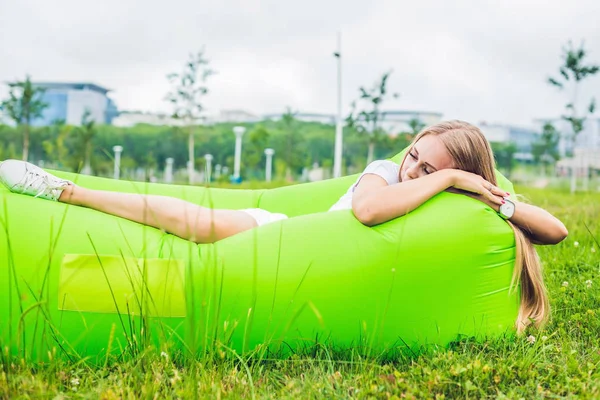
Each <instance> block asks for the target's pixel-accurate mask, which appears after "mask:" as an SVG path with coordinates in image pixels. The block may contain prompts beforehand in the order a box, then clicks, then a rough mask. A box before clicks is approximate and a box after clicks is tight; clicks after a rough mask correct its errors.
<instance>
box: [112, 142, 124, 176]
mask: <svg viewBox="0 0 600 400" xmlns="http://www.w3.org/2000/svg"><path fill="white" fill-rule="evenodd" d="M113 151H114V152H115V172H114V178H115V179H120V178H121V153H122V152H123V146H118V145H117V146H113Z"/></svg>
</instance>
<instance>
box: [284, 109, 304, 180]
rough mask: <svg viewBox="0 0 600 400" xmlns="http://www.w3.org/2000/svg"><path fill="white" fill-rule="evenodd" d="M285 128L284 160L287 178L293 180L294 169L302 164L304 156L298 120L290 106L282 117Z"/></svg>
mask: <svg viewBox="0 0 600 400" xmlns="http://www.w3.org/2000/svg"><path fill="white" fill-rule="evenodd" d="M281 122H282V123H283V130H284V145H283V146H284V153H283V161H284V162H285V166H286V169H285V179H286V180H288V181H291V180H292V170H296V169H298V168H300V167H301V166H302V161H303V157H302V154H301V151H300V149H299V148H298V144H300V142H301V141H302V139H301V137H300V135H299V132H298V121H297V120H296V113H295V112H293V111H292V109H291V108H290V107H288V108H287V110H286V112H285V113H284V114H283V115H282V117H281Z"/></svg>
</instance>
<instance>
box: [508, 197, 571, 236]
mask: <svg viewBox="0 0 600 400" xmlns="http://www.w3.org/2000/svg"><path fill="white" fill-rule="evenodd" d="M510 222H512V223H513V224H515V225H517V226H518V227H519V228H521V229H522V230H524V231H525V232H526V233H527V234H528V235H529V236H530V237H531V239H532V241H533V242H534V243H537V244H557V243H560V242H561V241H563V240H564V239H565V238H566V237H567V235H568V234H569V232H568V231H567V228H566V227H565V225H564V224H563V223H562V222H561V221H560V220H559V219H558V218H556V217H554V216H553V215H552V214H550V213H549V212H548V211H546V210H544V209H542V208H539V207H536V206H533V205H531V204H527V203H520V202H515V214H514V215H513V216H512V217H511V218H510Z"/></svg>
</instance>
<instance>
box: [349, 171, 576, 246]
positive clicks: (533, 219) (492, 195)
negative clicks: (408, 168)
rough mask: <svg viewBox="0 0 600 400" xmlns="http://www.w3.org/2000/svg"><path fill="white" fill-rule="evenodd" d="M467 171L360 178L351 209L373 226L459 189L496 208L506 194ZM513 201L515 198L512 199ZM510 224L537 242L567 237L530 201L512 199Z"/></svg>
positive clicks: (364, 221)
mask: <svg viewBox="0 0 600 400" xmlns="http://www.w3.org/2000/svg"><path fill="white" fill-rule="evenodd" d="M490 186H492V185H491V183H490V182H488V181H486V180H485V179H483V178H482V177H480V176H479V175H476V174H472V173H470V172H466V171H461V170H456V169H443V170H440V171H437V172H434V173H432V174H429V175H427V176H424V177H422V178H418V179H412V180H409V181H406V182H400V183H397V184H394V185H388V184H387V182H386V181H385V180H384V179H383V178H381V177H380V176H378V175H374V174H367V175H365V176H363V177H362V179H361V180H360V182H359V183H358V185H357V186H356V188H355V189H354V196H353V197H352V211H353V212H354V215H355V216H356V218H357V219H358V220H359V221H360V222H362V223H363V224H365V225H367V226H373V225H377V224H381V223H383V222H386V221H389V220H391V219H394V218H397V217H400V216H402V215H405V214H407V213H409V212H410V211H412V210H414V209H415V208H417V207H419V206H420V205H421V204H423V203H425V202H426V201H427V200H429V199H430V198H432V197H433V196H435V195H436V194H438V193H440V192H442V191H444V190H446V189H448V188H453V189H458V190H461V191H462V193H464V194H467V195H469V196H471V197H473V198H475V199H478V200H480V201H483V202H484V203H486V204H487V205H489V206H490V207H491V208H492V209H494V210H496V211H497V210H498V209H499V208H500V205H501V204H502V201H503V197H505V196H508V193H507V192H505V191H503V190H501V189H500V188H497V187H492V191H491V192H490V190H489V188H490ZM513 201H514V200H513ZM510 221H511V222H512V223H514V224H515V225H517V226H518V227H519V228H521V229H523V230H524V231H525V232H526V233H527V234H528V235H529V236H530V238H531V239H532V241H533V242H534V243H537V244H556V243H559V242H561V241H562V240H563V239H564V238H565V237H567V234H568V231H567V228H565V226H564V225H563V223H562V222H561V221H560V220H558V219H557V218H556V217H554V216H553V215H552V214H550V213H549V212H547V211H545V210H543V209H541V208H539V207H536V206H532V205H530V204H526V203H521V202H516V201H515V214H514V215H513V216H512V218H511V219H510Z"/></svg>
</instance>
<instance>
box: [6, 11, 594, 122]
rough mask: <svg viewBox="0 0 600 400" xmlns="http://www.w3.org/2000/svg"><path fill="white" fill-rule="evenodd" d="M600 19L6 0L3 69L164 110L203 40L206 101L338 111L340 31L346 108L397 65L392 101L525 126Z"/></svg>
mask: <svg viewBox="0 0 600 400" xmlns="http://www.w3.org/2000/svg"><path fill="white" fill-rule="evenodd" d="M151 3H152V5H150V4H151ZM599 20H600V1H598V0H571V1H568V2H567V1H564V0H498V1H490V0H453V1H443V0H436V1H433V0H412V1H402V0H373V1H371V2H370V4H369V2H366V1H358V0H350V1H348V0H346V1H323V0H320V1H317V0H302V1H296V0H294V1H289V0H212V1H204V0H199V1H198V0H196V1H194V0H171V1H154V2H151V1H148V0H101V1H82V0H57V1H47V0H46V1H43V0H19V1H16V0H0V81H2V82H4V81H7V80H14V79H20V78H23V77H24V76H25V74H30V75H31V76H32V79H33V80H34V81H36V80H37V81H85V82H93V83H96V84H99V85H101V86H105V87H108V88H110V89H112V90H113V92H112V94H111V96H112V98H113V99H114V100H115V101H116V103H117V106H118V107H119V109H121V110H144V111H167V112H168V111H169V105H168V104H167V103H166V102H165V101H164V97H165V94H166V93H167V92H168V90H169V84H168V81H167V79H166V75H167V74H168V73H170V72H178V71H180V70H181V68H182V66H183V64H184V62H185V61H186V59H187V57H188V54H189V53H190V52H192V51H196V50H198V49H200V48H202V47H204V48H205V49H206V55H207V57H208V58H209V59H210V61H211V66H212V68H213V69H215V70H216V71H217V72H218V74H217V75H215V76H213V77H211V78H210V79H209V81H208V86H209V88H210V93H209V95H208V96H207V97H206V100H205V106H206V108H207V110H208V113H210V114H217V113H218V112H219V110H222V109H242V110H247V111H249V112H252V113H256V114H262V113H274V112H282V111H283V110H284V109H285V107H286V106H290V107H292V109H294V110H297V111H300V112H317V113H334V112H335V111H336V82H337V81H336V79H337V78H336V76H337V75H336V74H337V69H336V62H335V58H334V57H333V55H332V53H333V51H334V50H335V48H336V35H337V32H338V31H341V32H342V55H343V105H344V109H345V112H347V111H348V109H349V105H350V103H351V102H352V100H354V99H355V98H356V97H357V95H358V87H359V86H361V85H365V86H371V85H372V84H374V83H375V81H377V80H378V79H379V77H380V76H381V75H382V73H384V72H385V71H387V70H393V73H392V76H391V77H390V80H389V89H390V90H391V91H393V92H398V93H400V97H399V98H398V99H397V100H390V101H389V102H387V103H386V104H385V105H384V107H383V108H385V109H402V110H423V111H434V112H441V113H443V114H444V118H445V119H449V118H459V119H464V120H467V121H470V122H475V123H480V122H481V121H487V122H501V123H512V124H518V125H529V124H531V121H532V119H533V118H538V117H549V116H555V115H556V116H558V115H560V113H561V112H562V111H563V107H564V104H565V103H566V102H567V95H566V94H564V93H560V92H559V91H557V90H556V89H554V88H552V87H550V86H549V85H548V84H547V83H546V80H547V77H548V76H550V75H557V74H556V71H557V69H558V66H559V64H560V54H561V47H562V46H563V45H564V44H565V43H566V42H567V41H568V40H569V39H573V40H574V41H575V42H576V43H579V42H580V41H581V40H585V43H586V48H587V49H588V51H589V60H590V61H594V62H596V63H599V64H600V23H599V22H598V21H599ZM5 94H6V90H5V88H4V87H3V88H2V89H0V96H1V97H4V96H5ZM592 95H594V96H596V97H599V98H600V75H599V76H597V77H594V78H593V79H590V80H589V82H587V83H586V88H585V90H583V93H582V97H585V98H589V97H591V96H592Z"/></svg>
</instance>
